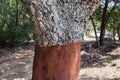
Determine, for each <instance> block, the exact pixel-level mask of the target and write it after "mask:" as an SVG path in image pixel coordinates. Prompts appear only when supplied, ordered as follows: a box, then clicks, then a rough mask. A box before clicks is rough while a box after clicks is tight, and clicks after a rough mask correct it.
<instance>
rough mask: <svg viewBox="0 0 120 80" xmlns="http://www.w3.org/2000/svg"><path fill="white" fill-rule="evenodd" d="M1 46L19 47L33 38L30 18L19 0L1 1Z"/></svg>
mask: <svg viewBox="0 0 120 80" xmlns="http://www.w3.org/2000/svg"><path fill="white" fill-rule="evenodd" d="M0 10H1V11H0V45H4V46H17V45H21V44H23V43H25V42H27V41H28V40H30V39H31V38H32V27H31V21H30V17H29V15H28V14H27V12H26V10H25V8H24V6H23V4H22V3H21V2H20V1H19V0H0Z"/></svg>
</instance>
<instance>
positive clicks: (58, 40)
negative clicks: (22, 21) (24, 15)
mask: <svg viewBox="0 0 120 80" xmlns="http://www.w3.org/2000/svg"><path fill="white" fill-rule="evenodd" d="M22 1H23V2H24V3H25V5H26V7H27V9H28V10H29V13H30V15H31V18H32V21H33V26H34V27H33V28H34V40H35V42H36V43H37V44H39V45H42V46H52V45H64V44H67V43H71V42H78V41H80V40H82V39H83V38H82V36H83V34H84V25H85V24H86V22H87V20H88V19H89V16H90V15H91V14H92V13H93V11H94V10H95V9H96V7H98V5H99V4H100V2H101V0H22Z"/></svg>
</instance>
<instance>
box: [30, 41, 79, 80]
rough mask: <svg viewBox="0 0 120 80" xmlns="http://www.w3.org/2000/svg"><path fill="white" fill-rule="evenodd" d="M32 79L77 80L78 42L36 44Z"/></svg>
mask: <svg viewBox="0 0 120 80" xmlns="http://www.w3.org/2000/svg"><path fill="white" fill-rule="evenodd" d="M33 65H34V66H33V76H32V80H78V75H79V69H80V43H79V42H78V43H70V44H67V45H62V46H51V47H41V46H39V45H36V47H35V57H34V64H33Z"/></svg>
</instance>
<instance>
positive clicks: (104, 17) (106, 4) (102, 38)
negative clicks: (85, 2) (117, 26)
mask: <svg viewBox="0 0 120 80" xmlns="http://www.w3.org/2000/svg"><path fill="white" fill-rule="evenodd" d="M108 3H109V0H105V7H104V8H103V14H102V22H101V30H100V31H101V32H100V45H101V46H102V45H103V43H104V36H105V30H106V25H107V22H106V20H107V8H108Z"/></svg>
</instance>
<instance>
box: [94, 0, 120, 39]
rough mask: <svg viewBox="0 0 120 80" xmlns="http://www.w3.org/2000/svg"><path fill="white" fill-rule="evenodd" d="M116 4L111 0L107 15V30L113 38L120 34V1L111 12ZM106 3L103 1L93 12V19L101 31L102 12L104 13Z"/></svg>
mask: <svg viewBox="0 0 120 80" xmlns="http://www.w3.org/2000/svg"><path fill="white" fill-rule="evenodd" d="M114 4H115V1H114V0H110V1H109V6H108V8H107V15H106V17H107V18H108V22H107V26H106V31H107V33H109V34H110V35H111V36H113V38H114V37H115V36H116V35H117V36H118V37H119V35H120V30H119V29H120V2H118V3H117V5H116V6H115V8H114V10H113V11H112V12H111V10H112V9H113V6H114ZM104 5H105V3H104V2H103V3H102V4H101V6H100V7H99V9H97V10H96V11H95V12H94V14H93V19H94V23H95V26H96V28H97V30H98V31H100V27H101V21H102V13H103V6H104ZM110 13H112V14H111V15H110Z"/></svg>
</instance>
